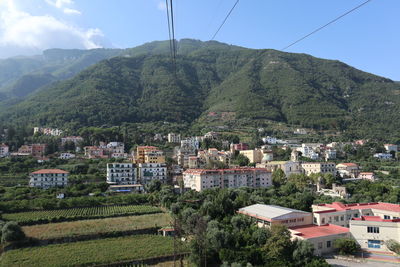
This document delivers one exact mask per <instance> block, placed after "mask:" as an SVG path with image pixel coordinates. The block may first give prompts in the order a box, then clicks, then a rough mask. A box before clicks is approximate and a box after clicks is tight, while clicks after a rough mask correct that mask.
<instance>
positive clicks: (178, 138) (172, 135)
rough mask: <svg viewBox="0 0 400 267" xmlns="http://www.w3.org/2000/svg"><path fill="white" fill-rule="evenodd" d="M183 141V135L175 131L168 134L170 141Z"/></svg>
mask: <svg viewBox="0 0 400 267" xmlns="http://www.w3.org/2000/svg"><path fill="white" fill-rule="evenodd" d="M180 142H181V135H180V134H175V133H169V134H168V143H180Z"/></svg>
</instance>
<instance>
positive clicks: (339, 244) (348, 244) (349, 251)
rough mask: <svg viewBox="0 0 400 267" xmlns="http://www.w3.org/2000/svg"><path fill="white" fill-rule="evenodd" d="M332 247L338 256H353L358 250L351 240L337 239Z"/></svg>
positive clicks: (355, 243) (358, 246) (356, 244)
mask: <svg viewBox="0 0 400 267" xmlns="http://www.w3.org/2000/svg"><path fill="white" fill-rule="evenodd" d="M333 247H334V248H335V249H337V250H338V252H339V254H340V255H354V254H356V253H357V252H358V251H359V250H360V245H358V243H357V242H356V241H355V240H354V239H351V238H339V239H336V240H335V242H334V243H333Z"/></svg>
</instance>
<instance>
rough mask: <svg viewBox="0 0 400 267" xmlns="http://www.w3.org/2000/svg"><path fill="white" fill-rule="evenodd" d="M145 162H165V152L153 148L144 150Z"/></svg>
mask: <svg viewBox="0 0 400 267" xmlns="http://www.w3.org/2000/svg"><path fill="white" fill-rule="evenodd" d="M144 163H158V164H164V163H165V156H164V152H162V151H161V150H151V151H145V152H144Z"/></svg>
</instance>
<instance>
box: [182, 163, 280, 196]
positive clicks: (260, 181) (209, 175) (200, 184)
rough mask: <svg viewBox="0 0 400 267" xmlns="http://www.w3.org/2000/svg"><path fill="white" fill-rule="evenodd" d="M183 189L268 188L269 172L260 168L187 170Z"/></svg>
mask: <svg viewBox="0 0 400 267" xmlns="http://www.w3.org/2000/svg"><path fill="white" fill-rule="evenodd" d="M183 182H184V185H185V187H188V188H191V189H193V190H196V191H202V190H205V189H209V188H238V187H253V188H258V187H269V186H271V185H272V178H271V172H270V171H268V170H267V169H262V168H233V169H216V170H206V169H189V170H186V171H185V172H183Z"/></svg>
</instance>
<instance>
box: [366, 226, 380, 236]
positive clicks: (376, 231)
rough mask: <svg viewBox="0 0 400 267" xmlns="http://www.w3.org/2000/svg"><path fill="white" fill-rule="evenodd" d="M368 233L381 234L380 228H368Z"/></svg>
mask: <svg viewBox="0 0 400 267" xmlns="http://www.w3.org/2000/svg"><path fill="white" fill-rule="evenodd" d="M367 233H373V234H379V227H376V226H368V227H367Z"/></svg>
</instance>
